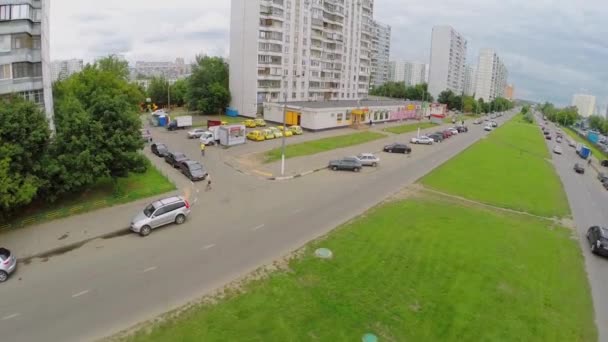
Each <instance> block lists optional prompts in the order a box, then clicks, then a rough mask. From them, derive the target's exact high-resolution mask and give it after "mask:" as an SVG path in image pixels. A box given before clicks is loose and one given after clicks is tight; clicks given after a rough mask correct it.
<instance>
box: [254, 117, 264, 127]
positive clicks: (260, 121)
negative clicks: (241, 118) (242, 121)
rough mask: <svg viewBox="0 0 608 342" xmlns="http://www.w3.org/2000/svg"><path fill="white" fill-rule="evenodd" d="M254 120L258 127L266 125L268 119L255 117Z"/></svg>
mask: <svg viewBox="0 0 608 342" xmlns="http://www.w3.org/2000/svg"><path fill="white" fill-rule="evenodd" d="M253 121H255V125H256V126H257V127H266V121H264V119H255V120H253Z"/></svg>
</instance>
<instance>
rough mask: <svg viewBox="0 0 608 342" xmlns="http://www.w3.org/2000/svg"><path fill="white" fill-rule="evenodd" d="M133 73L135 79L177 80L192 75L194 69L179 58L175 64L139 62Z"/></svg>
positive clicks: (136, 63)
mask: <svg viewBox="0 0 608 342" xmlns="http://www.w3.org/2000/svg"><path fill="white" fill-rule="evenodd" d="M131 72H132V75H133V77H134V78H135V79H144V78H152V77H164V78H166V79H170V80H176V79H179V78H183V77H185V76H187V75H189V74H191V73H192V68H191V65H190V64H186V62H185V61H184V59H183V58H177V59H175V62H150V61H137V62H135V67H134V68H133V69H132V71H131Z"/></svg>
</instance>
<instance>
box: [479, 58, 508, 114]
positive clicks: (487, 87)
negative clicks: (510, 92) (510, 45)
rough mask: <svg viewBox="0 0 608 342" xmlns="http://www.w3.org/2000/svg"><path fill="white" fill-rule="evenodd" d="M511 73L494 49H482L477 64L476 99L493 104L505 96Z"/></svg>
mask: <svg viewBox="0 0 608 342" xmlns="http://www.w3.org/2000/svg"><path fill="white" fill-rule="evenodd" d="M508 77H509V73H508V71H507V67H506V66H505V64H504V63H503V61H502V59H501V58H500V57H499V56H498V54H497V53H496V51H494V50H493V49H481V51H480V52H479V61H478V63H477V81H476V84H475V98H476V99H483V100H484V101H485V102H491V101H493V100H494V99H495V98H497V97H504V96H505V89H506V86H507V78H508Z"/></svg>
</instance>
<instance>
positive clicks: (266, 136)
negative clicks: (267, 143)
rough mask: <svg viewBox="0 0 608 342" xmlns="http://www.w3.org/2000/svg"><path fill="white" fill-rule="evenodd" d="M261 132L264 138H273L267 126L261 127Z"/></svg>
mask: <svg viewBox="0 0 608 342" xmlns="http://www.w3.org/2000/svg"><path fill="white" fill-rule="evenodd" d="M262 134H264V139H266V140H271V139H274V133H272V131H271V130H269V129H268V128H267V129H263V130H262Z"/></svg>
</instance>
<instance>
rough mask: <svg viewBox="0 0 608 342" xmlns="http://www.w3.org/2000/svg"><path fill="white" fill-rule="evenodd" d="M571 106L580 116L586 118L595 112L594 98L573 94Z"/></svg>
mask: <svg viewBox="0 0 608 342" xmlns="http://www.w3.org/2000/svg"><path fill="white" fill-rule="evenodd" d="M572 105H573V106H575V107H576V108H577V109H578V113H579V114H580V116H582V117H584V118H588V117H590V116H591V115H592V114H593V111H594V110H595V96H593V95H584V94H575V95H574V96H572Z"/></svg>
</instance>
